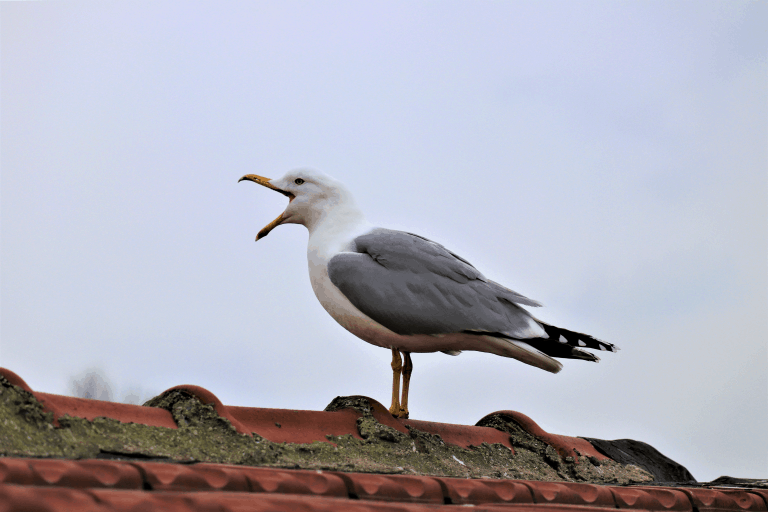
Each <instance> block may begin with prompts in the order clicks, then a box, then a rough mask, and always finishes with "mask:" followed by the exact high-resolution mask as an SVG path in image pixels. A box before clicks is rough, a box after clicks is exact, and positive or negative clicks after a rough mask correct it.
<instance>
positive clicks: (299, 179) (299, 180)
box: [293, 178, 304, 185]
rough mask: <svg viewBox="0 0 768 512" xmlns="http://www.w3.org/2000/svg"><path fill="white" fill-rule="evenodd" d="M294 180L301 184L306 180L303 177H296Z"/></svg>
mask: <svg viewBox="0 0 768 512" xmlns="http://www.w3.org/2000/svg"><path fill="white" fill-rule="evenodd" d="M293 182H294V183H295V184H297V185H301V184H302V183H304V180H303V179H301V178H296V179H295V180H293Z"/></svg>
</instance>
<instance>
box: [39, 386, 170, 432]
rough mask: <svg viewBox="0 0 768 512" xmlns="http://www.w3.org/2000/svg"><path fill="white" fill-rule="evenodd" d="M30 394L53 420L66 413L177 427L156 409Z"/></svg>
mask: <svg viewBox="0 0 768 512" xmlns="http://www.w3.org/2000/svg"><path fill="white" fill-rule="evenodd" d="M32 394H33V395H34V396H35V398H37V400H38V401H39V402H40V403H41V404H43V407H44V408H45V409H46V412H47V411H51V412H53V414H54V419H55V420H58V418H61V417H62V416H64V415H65V414H66V415H67V416H72V417H77V418H84V419H86V420H88V421H93V420H94V419H96V418H111V419H113V420H117V421H119V422H121V423H141V424H142V425H147V426H150V427H165V428H173V429H175V428H178V427H177V426H176V422H174V421H173V417H172V416H171V413H169V412H168V411H166V410H165V409H159V408H157V407H144V406H141V405H133V404H120V403H117V402H106V401H104V400H92V399H90V398H76V397H74V396H62V395H53V394H50V393H41V392H39V391H36V392H33V393H32ZM54 424H57V423H54Z"/></svg>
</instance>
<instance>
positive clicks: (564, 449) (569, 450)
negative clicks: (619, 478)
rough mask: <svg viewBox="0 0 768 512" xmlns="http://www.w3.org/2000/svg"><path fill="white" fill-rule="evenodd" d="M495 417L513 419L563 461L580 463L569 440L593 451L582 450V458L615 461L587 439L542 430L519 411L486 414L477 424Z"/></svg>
mask: <svg viewBox="0 0 768 512" xmlns="http://www.w3.org/2000/svg"><path fill="white" fill-rule="evenodd" d="M495 415H503V416H509V417H510V418H512V419H513V420H514V421H515V422H516V423H517V424H518V425H520V426H521V427H522V428H523V429H524V430H525V431H526V432H528V433H529V434H531V435H532V436H533V437H535V438H536V439H539V440H540V441H542V442H544V443H546V444H548V445H550V446H551V447H553V448H554V449H555V450H556V451H557V452H558V454H560V456H561V457H563V459H565V458H566V457H573V461H574V463H576V464H578V463H579V456H578V455H577V453H576V450H577V449H578V448H579V447H578V446H572V445H571V444H572V442H571V443H566V442H564V439H569V440H573V441H576V442H577V444H582V443H583V444H582V448H586V447H587V446H588V447H589V450H590V451H592V452H593V453H592V454H589V453H582V451H583V449H582V450H580V451H579V452H578V453H580V454H581V455H582V456H589V455H593V456H599V458H602V460H613V459H611V458H610V457H608V456H606V455H604V454H602V453H600V452H599V451H598V450H597V449H596V448H595V447H594V446H592V444H591V443H590V442H589V441H587V440H586V439H582V438H580V437H572V436H564V435H561V434H551V433H549V432H547V431H546V430H544V429H543V428H541V427H540V426H539V424H538V423H536V422H535V421H533V420H532V419H531V418H530V417H529V416H526V415H525V414H523V413H521V412H518V411H510V410H502V411H496V412H492V413H490V414H486V415H485V416H483V417H482V418H481V419H480V421H478V422H477V423H480V422H481V421H483V420H484V419H485V418H489V417H491V416H495Z"/></svg>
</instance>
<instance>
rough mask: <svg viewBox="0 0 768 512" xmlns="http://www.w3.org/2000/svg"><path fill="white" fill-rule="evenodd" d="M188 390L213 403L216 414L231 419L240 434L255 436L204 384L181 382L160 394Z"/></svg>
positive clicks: (203, 401) (204, 402)
mask: <svg viewBox="0 0 768 512" xmlns="http://www.w3.org/2000/svg"><path fill="white" fill-rule="evenodd" d="M175 390H179V391H186V392H187V393H189V394H190V395H192V396H194V397H195V398H197V399H198V400H200V402H202V403H203V404H205V405H212V406H213V408H214V409H215V410H216V414H218V415H219V416H221V417H222V418H224V419H226V420H227V421H229V422H230V423H231V424H232V426H233V427H235V430H237V432H238V433H240V434H245V435H247V436H248V437H253V433H252V432H249V431H248V429H247V428H246V427H245V425H243V424H242V423H240V421H239V420H238V419H237V418H235V417H234V416H233V415H232V413H231V412H230V410H229V408H227V406H226V405H224V404H223V403H222V402H221V400H219V398H218V397H217V396H216V395H214V394H213V393H212V392H210V391H208V390H207V389H205V388H204V387H202V386H195V385H194V384H181V385H179V386H173V387H172V388H168V389H166V390H165V391H163V392H162V393H160V394H159V395H158V396H163V395H165V394H166V393H169V392H171V391H175Z"/></svg>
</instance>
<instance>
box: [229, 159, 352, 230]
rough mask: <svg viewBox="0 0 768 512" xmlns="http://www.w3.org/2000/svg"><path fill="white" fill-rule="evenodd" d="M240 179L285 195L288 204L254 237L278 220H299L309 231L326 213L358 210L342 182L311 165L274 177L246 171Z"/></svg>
mask: <svg viewBox="0 0 768 512" xmlns="http://www.w3.org/2000/svg"><path fill="white" fill-rule="evenodd" d="M243 180H247V181H253V182H254V183H258V184H259V185H261V186H264V187H266V188H268V189H271V190H274V191H275V192H279V193H281V194H283V195H284V196H286V197H287V198H288V207H287V208H286V209H285V211H284V212H283V213H281V214H280V215H279V216H278V217H277V218H276V219H275V220H273V221H272V222H270V223H269V224H267V225H266V226H264V228H262V230H261V231H259V234H258V235H256V241H259V240H260V239H262V238H264V237H265V236H267V235H268V234H269V232H270V231H272V230H273V229H275V228H276V227H277V226H279V225H281V224H302V225H304V226H306V227H307V229H309V231H310V233H311V232H312V231H313V230H314V228H315V227H317V226H318V225H319V224H320V223H321V222H322V221H323V220H325V219H326V218H328V217H329V216H333V215H335V214H336V215H338V214H343V213H347V214H349V213H353V214H354V213H357V214H359V210H358V209H357V206H356V205H355V202H354V199H353V198H352V195H351V194H350V193H349V191H348V190H347V188H346V187H345V186H344V185H343V184H342V183H340V182H338V181H336V180H335V179H333V178H331V177H330V176H328V175H326V174H323V173H321V172H319V171H315V170H313V169H296V170H293V171H290V172H288V173H287V174H285V175H284V176H283V177H281V178H276V179H269V178H265V177H263V176H258V175H256V174H246V175H245V176H243V177H242V178H240V179H239V180H238V182H239V181H243ZM359 215H361V214H359Z"/></svg>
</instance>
